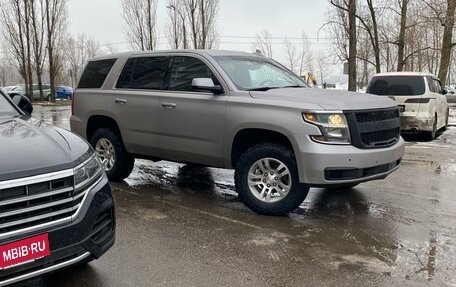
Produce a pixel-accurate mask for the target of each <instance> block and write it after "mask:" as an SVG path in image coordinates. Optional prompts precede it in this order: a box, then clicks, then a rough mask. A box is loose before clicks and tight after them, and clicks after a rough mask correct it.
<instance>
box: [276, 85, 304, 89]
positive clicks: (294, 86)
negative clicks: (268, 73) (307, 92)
mask: <svg viewBox="0 0 456 287" xmlns="http://www.w3.org/2000/svg"><path fill="white" fill-rule="evenodd" d="M280 88H281V89H284V88H307V87H306V86H300V85H292V86H285V87H280Z"/></svg>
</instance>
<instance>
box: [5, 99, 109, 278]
mask: <svg viewBox="0 0 456 287" xmlns="http://www.w3.org/2000/svg"><path fill="white" fill-rule="evenodd" d="M18 103H19V104H21V101H18ZM29 108H30V107H29ZM29 112H30V111H29ZM0 158H1V161H0V286H6V285H9V284H12V283H15V282H18V281H22V280H25V279H28V278H32V277H35V276H39V275H42V274H46V273H49V272H52V271H55V270H58V269H61V268H65V267H68V266H72V265H75V264H81V263H85V262H89V261H90V260H92V259H96V258H98V257H100V256H101V255H102V254H103V253H104V252H106V251H107V250H108V249H109V248H110V247H111V246H112V245H113V244H114V238H115V218H114V201H113V198H112V194H111V189H110V187H109V185H108V181H107V177H106V175H105V172H104V171H103V169H102V168H101V165H100V163H99V160H98V159H97V157H96V155H95V154H94V151H93V149H92V148H91V147H90V146H89V145H88V144H87V143H86V141H84V140H83V139H81V138H80V137H78V136H76V135H74V134H73V133H71V132H69V131H67V130H64V129H60V128H55V127H52V126H50V125H48V124H46V123H44V122H43V121H37V120H35V119H33V118H30V117H28V116H26V115H25V114H24V113H23V112H22V111H21V110H20V109H19V108H18V107H17V106H16V105H15V104H14V103H13V101H12V100H11V99H10V98H9V97H8V96H6V95H5V94H4V93H3V92H0Z"/></svg>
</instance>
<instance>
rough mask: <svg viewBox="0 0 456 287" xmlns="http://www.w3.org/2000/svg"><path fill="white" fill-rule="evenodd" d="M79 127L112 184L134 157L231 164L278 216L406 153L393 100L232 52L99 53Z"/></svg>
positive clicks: (250, 198) (239, 184)
mask: <svg viewBox="0 0 456 287" xmlns="http://www.w3.org/2000/svg"><path fill="white" fill-rule="evenodd" d="M70 124H71V130H72V131H74V132H76V133H77V134H79V135H81V136H83V137H85V138H86V139H88V140H89V141H90V143H91V144H92V146H93V147H94V148H95V150H96V152H97V154H98V156H99V158H100V160H101V162H102V164H103V166H104V168H105V170H106V172H107V174H108V177H109V178H110V179H111V180H117V181H118V180H122V179H124V178H126V177H128V176H129V174H130V173H131V171H132V169H133V165H134V159H135V158H146V159H152V160H161V159H163V160H170V161H176V162H183V163H194V164H200V165H206V166H213V167H222V168H234V169H235V184H236V190H237V192H238V193H239V197H240V199H241V200H242V201H243V202H244V203H245V204H246V205H247V206H248V207H249V208H251V209H252V210H254V211H256V212H258V213H261V214H269V215H283V214H286V213H288V212H291V211H292V210H294V209H296V208H297V207H298V206H299V205H300V204H301V203H302V202H303V200H304V199H305V197H306V196H307V194H308V191H309V187H311V186H319V187H329V188H340V187H344V188H349V187H353V186H355V185H357V184H359V183H361V182H364V181H369V180H374V179H383V178H385V177H386V176H388V175H389V174H390V173H392V172H393V171H395V170H397V169H398V168H399V165H400V162H401V158H402V156H403V155H404V140H403V139H402V138H401V136H400V129H399V125H400V123H399V111H398V108H397V106H396V104H395V103H394V101H392V100H390V99H388V98H381V97H377V96H372V95H367V96H366V95H365V94H359V93H352V92H346V91H345V92H344V91H334V90H333V91H329V90H323V89H312V88H310V87H309V86H308V85H307V84H306V83H305V82H304V81H303V80H302V79H301V78H300V77H299V76H297V75H295V74H294V73H293V72H292V71H290V70H288V69H287V68H285V67H284V66H282V65H281V64H279V63H277V62H275V61H274V60H272V59H269V58H266V57H262V56H258V55H251V54H247V53H241V52H234V51H215V50H210V51H206V50H183V51H168V52H166V51H161V52H143V53H126V54H121V55H119V54H118V55H111V56H106V57H101V58H96V59H92V60H90V61H89V63H88V64H87V65H86V68H85V70H84V72H83V74H82V76H81V78H80V81H79V84H78V88H77V90H76V92H75V94H74V96H73V101H72V116H71V120H70Z"/></svg>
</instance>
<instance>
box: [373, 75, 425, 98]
mask: <svg viewBox="0 0 456 287" xmlns="http://www.w3.org/2000/svg"><path fill="white" fill-rule="evenodd" d="M425 90H426V87H425V85H424V78H423V77H416V76H386V77H373V78H372V80H371V81H370V83H369V86H368V87H367V90H366V93H368V94H375V95H379V96H417V95H422V94H424V92H425Z"/></svg>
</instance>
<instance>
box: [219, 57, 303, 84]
mask: <svg viewBox="0 0 456 287" xmlns="http://www.w3.org/2000/svg"><path fill="white" fill-rule="evenodd" d="M214 59H215V61H217V63H218V64H219V65H220V66H221V67H222V68H223V70H224V71H225V73H227V74H228V76H229V77H230V79H231V80H232V81H233V82H234V84H235V85H236V87H237V88H238V89H240V90H244V91H267V90H269V89H277V88H308V87H309V86H308V85H307V84H306V83H305V82H304V81H303V80H302V79H301V78H299V77H298V76H296V75H295V74H293V73H292V72H291V71H289V70H287V69H286V68H283V67H281V66H280V65H278V64H276V63H275V62H274V61H272V60H270V59H267V58H261V57H255V56H215V57H214Z"/></svg>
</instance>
